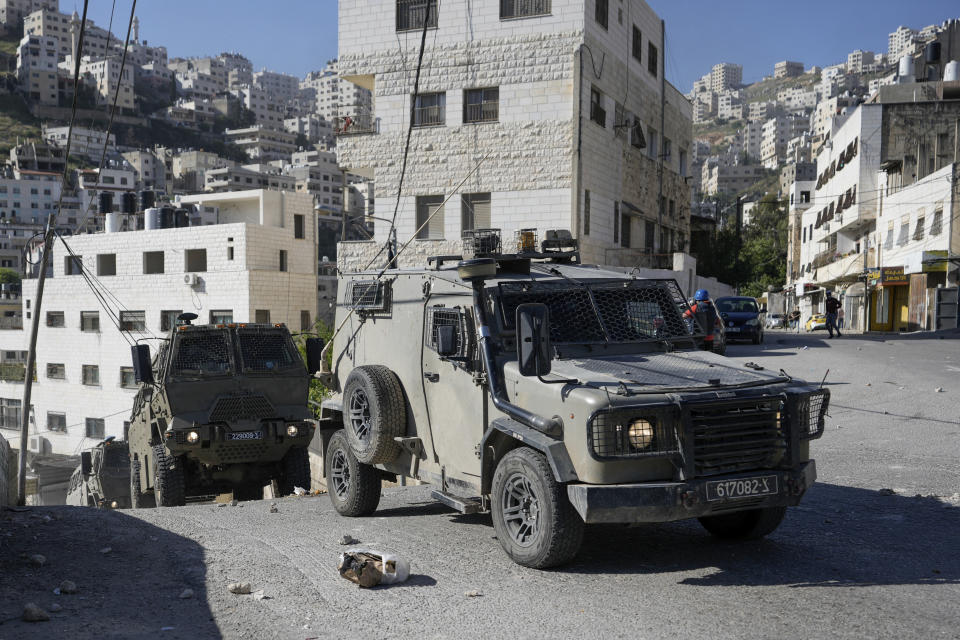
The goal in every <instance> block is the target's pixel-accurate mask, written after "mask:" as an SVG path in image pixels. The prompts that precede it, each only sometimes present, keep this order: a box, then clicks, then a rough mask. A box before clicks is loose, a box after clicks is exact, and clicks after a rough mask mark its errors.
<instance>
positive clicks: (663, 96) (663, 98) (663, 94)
mask: <svg viewBox="0 0 960 640" xmlns="http://www.w3.org/2000/svg"><path fill="white" fill-rule="evenodd" d="M660 43H661V45H662V46H661V47H660V49H661V51H660V146H659V147H658V148H657V156H658V157H657V226H658V227H659V231H660V235H659V236H655V237H654V240H653V241H654V242H655V243H656V244H655V245H654V247H656V249H654V251H656V252H657V253H659V251H661V250H663V247H662V246H660V238H662V237H663V152H664V148H663V146H664V145H663V141H664V133H665V130H664V129H665V127H666V121H667V115H666V106H667V76H666V70H667V65H666V62H665V61H666V59H667V26H666V22H664V21H663V20H661V21H660Z"/></svg>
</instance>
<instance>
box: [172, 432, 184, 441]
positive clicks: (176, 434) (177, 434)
mask: <svg viewBox="0 0 960 640" xmlns="http://www.w3.org/2000/svg"><path fill="white" fill-rule="evenodd" d="M173 435H174V438H175V440H176V442H177V444H187V432H186V431H174V432H173Z"/></svg>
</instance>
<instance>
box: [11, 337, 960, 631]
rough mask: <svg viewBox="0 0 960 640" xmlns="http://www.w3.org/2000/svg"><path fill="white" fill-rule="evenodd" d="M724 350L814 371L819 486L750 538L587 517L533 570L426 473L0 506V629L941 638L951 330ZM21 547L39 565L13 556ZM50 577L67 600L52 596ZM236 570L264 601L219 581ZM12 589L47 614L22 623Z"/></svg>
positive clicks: (950, 503)
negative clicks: (346, 554)
mask: <svg viewBox="0 0 960 640" xmlns="http://www.w3.org/2000/svg"><path fill="white" fill-rule="evenodd" d="M728 355H729V356H731V357H732V358H735V359H736V360H738V361H741V362H744V363H745V362H755V363H757V364H760V365H761V366H764V367H767V368H771V369H780V368H783V369H785V370H786V371H787V372H788V373H790V374H792V375H794V376H796V377H802V378H806V379H808V380H814V379H815V380H817V381H819V380H820V379H822V378H823V376H824V374H825V373H826V371H827V370H828V369H829V375H827V378H826V384H827V385H828V386H829V387H830V389H831V391H832V394H833V402H832V406H831V410H830V417H829V419H828V424H827V430H826V433H825V434H824V436H823V438H822V439H821V440H818V441H816V442H815V443H814V445H813V450H814V456H815V458H816V459H817V465H818V470H819V476H820V477H819V479H818V483H817V485H815V486H814V487H813V488H812V489H811V490H810V491H809V493H808V494H807V497H806V498H805V501H804V502H803V503H802V504H801V506H799V507H797V508H794V509H792V510H791V511H790V513H789V514H788V516H787V518H786V520H785V521H784V523H783V524H782V526H781V527H780V528H779V529H778V530H777V531H776V532H774V533H773V534H772V535H771V536H769V537H768V538H767V539H766V540H763V541H759V542H751V543H721V542H717V541H715V540H713V539H712V538H710V537H709V536H708V535H707V534H706V532H704V531H703V530H702V529H701V528H700V526H699V525H698V524H697V523H696V522H695V521H694V522H680V523H671V524H664V525H645V526H639V527H630V528H628V527H597V528H590V529H588V532H587V536H586V539H585V542H584V546H583V550H582V552H581V553H580V555H579V556H578V557H577V559H576V561H575V562H574V563H573V564H571V565H570V566H568V567H565V568H563V569H560V570H554V571H533V570H529V569H524V568H521V567H519V566H516V565H514V564H513V563H511V562H510V561H509V560H508V559H507V557H506V556H505V555H504V554H503V553H502V551H501V549H500V546H499V544H498V542H497V541H496V539H495V538H494V531H493V528H492V526H491V524H490V518H489V516H480V515H478V516H461V515H458V514H455V513H453V512H451V511H449V510H447V509H446V508H444V507H441V506H439V505H437V504H435V503H433V502H431V501H430V500H429V489H428V488H427V487H410V488H392V489H387V490H386V491H385V492H384V496H383V500H382V501H381V509H380V510H379V511H378V512H377V513H376V514H375V516H373V517H370V518H362V519H345V518H342V517H340V516H339V515H337V514H336V513H335V512H334V510H333V508H332V507H331V505H330V502H329V500H328V499H327V497H326V496H320V497H306V498H285V499H282V500H277V501H275V502H276V503H277V505H278V512H277V513H270V511H269V507H270V503H271V501H261V502H247V503H241V504H242V505H243V506H236V507H230V506H227V507H217V506H214V505H197V506H188V507H184V508H178V509H163V510H157V509H151V510H141V511H136V512H133V511H125V512H114V513H98V512H96V511H93V510H87V509H80V508H69V507H56V508H46V509H33V510H31V511H30V512H23V513H18V512H10V511H7V512H5V513H3V514H0V620H3V621H5V622H3V623H0V639H12V638H48V637H71V638H84V637H97V638H101V637H118V638H119V637H123V638H128V637H143V638H146V637H151V638H152V637H160V638H164V637H171V638H172V637H177V638H208V637H210V638H216V637H224V638H274V637H276V638H301V639H303V638H326V637H330V638H344V637H365V638H371V637H376V638H383V637H413V636H417V637H426V638H432V637H436V638H450V637H458V638H479V637H492V638H500V637H598V638H601V637H602V638H609V637H630V638H676V637H694V636H698V637H705V638H770V637H778V638H811V637H831V638H877V637H884V638H903V637H911V638H939V637H945V638H957V637H960V609H958V607H957V602H958V601H960V585H958V583H960V552H958V549H957V532H958V531H960V468H958V465H957V459H958V455H960V421H958V410H957V399H958V398H960V375H958V374H960V340H958V339H957V338H956V337H954V338H951V339H946V340H941V339H937V338H936V337H933V338H931V337H930V336H926V337H921V338H915V337H904V338H896V339H877V338H859V337H844V338H842V339H834V340H828V339H826V336H825V335H820V334H819V333H818V334H816V335H813V336H808V335H800V336H795V335H790V334H781V333H773V332H771V333H768V334H767V341H766V344H764V345H760V346H752V345H739V344H736V345H732V346H731V348H730V349H729V351H728ZM938 388H940V389H942V391H939V392H938V391H937V389H938ZM881 489H892V490H893V491H894V493H893V494H892V495H889V494H888V493H889V492H886V491H884V492H881V491H880V490H881ZM44 516H49V517H50V518H51V519H50V520H47V519H45V518H44ZM7 534H9V535H7ZM344 534H350V535H352V536H353V537H354V538H357V539H359V540H360V541H362V543H363V545H364V546H369V547H372V548H375V549H381V550H384V551H391V552H394V553H397V554H399V555H401V556H403V557H406V558H408V559H409V560H410V562H411V564H412V569H413V574H414V575H413V576H412V577H411V578H410V580H409V581H408V582H406V583H404V584H402V585H396V586H392V587H380V588H376V589H372V590H360V589H359V588H357V587H356V586H355V585H353V584H351V583H349V582H347V581H345V580H343V579H342V578H340V577H339V576H338V574H337V571H336V564H337V557H338V554H339V553H340V552H341V551H342V550H343V548H344V547H341V546H340V545H339V540H340V538H341V536H343V535H344ZM104 547H110V551H108V552H106V553H103V554H101V553H100V550H101V549H102V548H104ZM36 552H40V553H44V554H46V555H47V557H48V563H47V564H46V565H45V566H43V567H32V566H30V565H29V562H28V561H27V560H25V559H23V558H21V557H20V554H21V553H24V554H27V555H29V554H32V553H36ZM64 578H69V579H71V580H74V581H76V582H77V584H78V586H79V589H80V592H79V593H78V594H77V595H74V596H55V595H53V594H52V593H51V590H52V589H53V588H54V587H56V585H57V584H59V581H60V580H62V579H64ZM238 580H242V581H249V582H251V583H252V587H253V589H254V590H258V589H262V590H263V594H264V595H265V596H266V598H265V599H262V600H258V599H256V598H255V597H254V596H248V595H241V596H237V595H233V594H230V593H228V591H227V584H229V583H230V582H234V581H238ZM184 588H191V589H193V591H194V596H193V597H192V598H190V599H180V598H179V597H178V596H179V595H180V593H181V591H182V590H183V589H184ZM467 592H478V593H479V594H480V595H478V596H474V597H471V596H467V595H465V594H466V593H467ZM80 598H83V600H80ZM25 601H34V602H36V603H37V604H39V605H40V606H42V607H48V606H49V605H50V604H51V603H53V602H57V603H59V604H61V605H62V606H63V610H62V611H61V612H58V613H54V614H52V620H51V621H49V622H43V623H35V624H26V623H23V622H21V621H20V620H19V619H17V616H18V615H19V613H20V608H21V607H22V604H23V602H25ZM162 628H167V629H166V631H163V632H161V629H162Z"/></svg>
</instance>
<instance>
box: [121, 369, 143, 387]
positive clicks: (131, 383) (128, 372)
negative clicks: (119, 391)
mask: <svg viewBox="0 0 960 640" xmlns="http://www.w3.org/2000/svg"><path fill="white" fill-rule="evenodd" d="M120 386H121V387H122V388H124V389H136V388H138V387H139V386H140V385H138V384H137V378H136V376H134V374H133V367H120Z"/></svg>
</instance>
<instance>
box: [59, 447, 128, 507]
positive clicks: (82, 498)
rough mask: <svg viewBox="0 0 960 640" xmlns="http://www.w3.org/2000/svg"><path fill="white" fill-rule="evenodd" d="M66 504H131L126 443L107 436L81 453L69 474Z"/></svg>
mask: <svg viewBox="0 0 960 640" xmlns="http://www.w3.org/2000/svg"><path fill="white" fill-rule="evenodd" d="M67 504H70V505H74V506H80V507H99V508H110V509H126V508H129V507H130V456H129V449H128V448H127V443H126V442H124V441H122V440H116V439H114V438H113V437H110V438H107V439H106V440H104V441H103V442H101V443H99V444H98V445H97V446H95V447H93V449H91V450H90V451H84V452H83V453H81V454H80V466H79V467H77V469H76V471H74V472H73V475H72V476H70V486H69V487H68V489H67Z"/></svg>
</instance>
